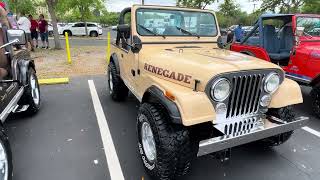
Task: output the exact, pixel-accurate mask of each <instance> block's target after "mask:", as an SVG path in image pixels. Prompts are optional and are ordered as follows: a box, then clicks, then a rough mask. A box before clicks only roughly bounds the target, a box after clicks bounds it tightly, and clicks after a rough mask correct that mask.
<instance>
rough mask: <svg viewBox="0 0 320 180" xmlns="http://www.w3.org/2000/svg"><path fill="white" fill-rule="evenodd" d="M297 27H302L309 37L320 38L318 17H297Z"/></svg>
mask: <svg viewBox="0 0 320 180" xmlns="http://www.w3.org/2000/svg"><path fill="white" fill-rule="evenodd" d="M297 27H304V32H305V34H306V35H309V36H320V17H298V18H297Z"/></svg>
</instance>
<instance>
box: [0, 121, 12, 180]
mask: <svg viewBox="0 0 320 180" xmlns="http://www.w3.org/2000/svg"><path fill="white" fill-rule="evenodd" d="M0 129H1V130H0V179H3V180H12V171H13V167H12V152H11V148H10V144H9V141H8V137H7V135H6V134H5V132H4V128H3V127H0Z"/></svg>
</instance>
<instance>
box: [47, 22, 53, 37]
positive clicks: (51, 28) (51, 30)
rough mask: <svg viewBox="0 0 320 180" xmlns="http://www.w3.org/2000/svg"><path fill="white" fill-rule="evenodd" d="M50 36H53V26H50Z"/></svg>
mask: <svg viewBox="0 0 320 180" xmlns="http://www.w3.org/2000/svg"><path fill="white" fill-rule="evenodd" d="M48 31H49V36H53V26H52V24H48Z"/></svg>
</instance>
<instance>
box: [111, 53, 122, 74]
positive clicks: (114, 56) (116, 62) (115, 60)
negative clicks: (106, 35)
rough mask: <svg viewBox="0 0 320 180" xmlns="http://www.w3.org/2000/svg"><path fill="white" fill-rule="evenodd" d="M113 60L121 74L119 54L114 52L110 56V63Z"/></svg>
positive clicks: (118, 72)
mask: <svg viewBox="0 0 320 180" xmlns="http://www.w3.org/2000/svg"><path fill="white" fill-rule="evenodd" d="M111 62H113V63H114V64H115V66H116V69H117V74H118V75H120V65H119V59H118V56H117V54H115V53H113V54H112V55H111V57H110V63H111Z"/></svg>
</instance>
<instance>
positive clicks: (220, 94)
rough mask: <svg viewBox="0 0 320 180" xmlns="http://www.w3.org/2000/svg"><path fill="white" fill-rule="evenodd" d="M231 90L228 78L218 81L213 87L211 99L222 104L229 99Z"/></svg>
mask: <svg viewBox="0 0 320 180" xmlns="http://www.w3.org/2000/svg"><path fill="white" fill-rule="evenodd" d="M230 89H231V85H230V82H229V81H228V80H227V79H226V78H221V79H218V80H217V81H216V82H215V83H213V85H212V87H211V97H212V98H213V99H214V100H215V101H218V102H221V101H223V100H225V99H227V97H228V96H229V94H230Z"/></svg>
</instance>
